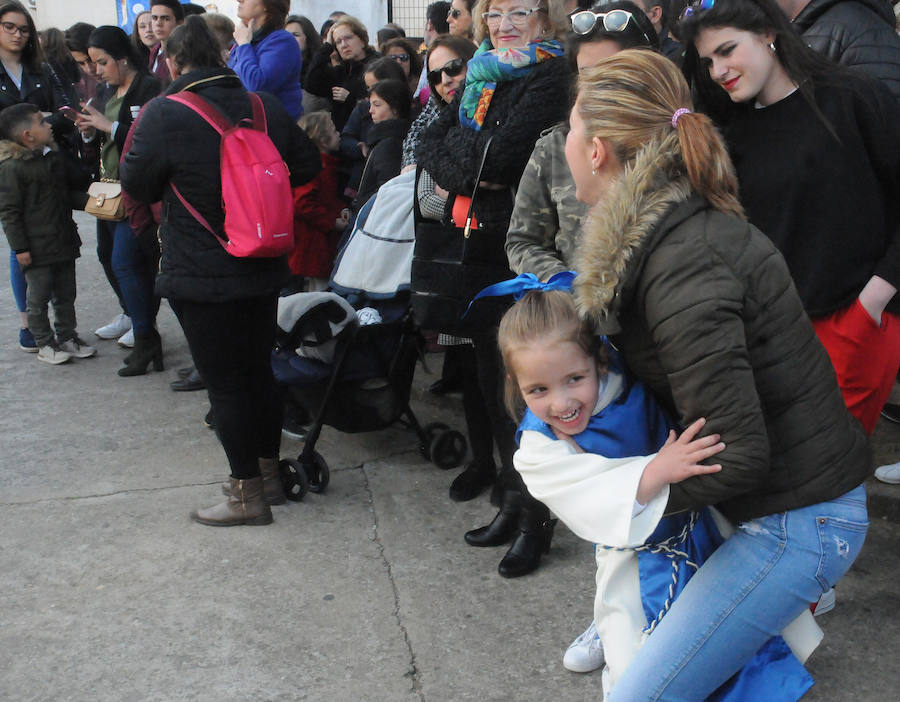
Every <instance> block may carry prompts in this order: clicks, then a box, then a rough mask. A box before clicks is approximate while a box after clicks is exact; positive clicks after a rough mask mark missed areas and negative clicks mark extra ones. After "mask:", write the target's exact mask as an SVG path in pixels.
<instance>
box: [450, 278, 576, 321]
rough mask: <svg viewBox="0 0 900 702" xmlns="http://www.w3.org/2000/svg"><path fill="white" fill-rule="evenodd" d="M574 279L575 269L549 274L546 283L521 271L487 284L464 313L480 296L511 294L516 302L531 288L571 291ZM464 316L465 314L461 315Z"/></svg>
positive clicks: (467, 310)
mask: <svg viewBox="0 0 900 702" xmlns="http://www.w3.org/2000/svg"><path fill="white" fill-rule="evenodd" d="M573 280H575V271H563V272H561V273H556V274H554V275H552V276H550V279H549V280H548V281H547V282H546V283H542V282H541V281H540V279H539V278H538V277H537V276H536V275H535V274H534V273H521V274H519V275H517V276H516V277H515V278H512V279H511V280H503V281H501V282H499V283H494V284H493V285H489V286H487V287H486V288H485V289H484V290H482V291H481V292H480V293H478V294H477V295H476V296H475V297H473V298H472V302H470V303H469V306H468V307H467V308H466V314H468V312H469V309H470V308H471V307H472V305H473V304H474V302H475V300H478V299H480V298H482V297H503V296H504V295H512V296H513V299H514V300H515V301H516V302H518V301H519V300H521V299H522V298H523V297H524V296H525V293H527V292H531V291H532V290H543V291H546V290H565V291H566V292H572V281H573ZM463 317H465V314H464V315H463Z"/></svg>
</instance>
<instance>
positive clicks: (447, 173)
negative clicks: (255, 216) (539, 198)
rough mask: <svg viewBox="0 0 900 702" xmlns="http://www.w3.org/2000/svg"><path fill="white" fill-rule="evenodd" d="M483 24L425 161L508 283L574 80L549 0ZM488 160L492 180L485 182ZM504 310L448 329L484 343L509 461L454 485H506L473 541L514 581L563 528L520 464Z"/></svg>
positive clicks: (495, 6)
mask: <svg viewBox="0 0 900 702" xmlns="http://www.w3.org/2000/svg"><path fill="white" fill-rule="evenodd" d="M474 16H475V38H476V40H477V41H479V42H480V45H479V48H478V50H477V51H476V52H475V55H474V56H473V57H472V59H471V60H470V61H469V62H468V65H467V70H468V72H467V75H466V82H465V86H464V87H463V89H462V90H461V91H458V92H456V94H455V95H454V97H453V102H452V103H451V104H450V106H449V107H448V108H447V109H446V110H444V111H442V112H441V114H440V116H439V117H438V118H437V119H436V120H435V122H434V123H432V125H431V126H430V127H429V128H428V129H426V130H425V133H424V134H423V135H422V140H421V142H420V144H419V148H418V151H417V157H418V163H419V165H420V166H421V167H422V168H423V169H425V170H426V171H427V172H428V173H429V174H430V175H431V176H432V177H433V178H434V181H435V183H436V184H437V185H438V186H439V187H440V188H441V189H442V190H443V191H445V192H447V193H448V194H449V195H450V197H449V202H452V201H453V200H454V198H455V197H456V196H457V195H463V196H472V195H474V197H475V200H476V206H475V215H476V217H477V219H478V221H479V223H480V229H479V231H478V232H476V233H475V234H473V236H479V237H480V241H482V242H485V243H486V244H487V246H486V249H488V251H486V252H485V260H486V261H487V260H489V261H492V263H491V264H490V266H491V269H492V270H496V273H497V280H500V279H502V278H507V277H510V273H509V270H508V263H507V260H506V254H505V251H504V249H503V246H504V241H505V237H506V229H507V227H508V225H509V217H510V214H511V213H512V209H513V195H512V190H513V188H514V187H515V186H516V185H517V184H518V182H519V178H520V177H521V175H522V171H523V170H524V169H525V164H526V163H527V161H528V155H529V154H530V153H531V149H532V148H533V147H534V142H535V141H536V140H537V138H538V136H539V135H540V133H541V132H542V131H543V130H544V129H546V128H548V127H550V126H552V125H553V124H555V123H556V122H558V121H560V120H561V119H563V118H564V117H565V110H566V105H567V104H568V100H569V96H568V84H569V75H568V69H567V67H566V61H565V59H564V58H563V46H562V44H561V43H560V42H559V41H558V40H557V34H558V33H559V31H558V28H557V27H556V26H554V24H553V22H552V20H551V17H550V13H549V11H548V4H547V0H480V1H479V2H478V4H477V5H476V6H475V10H474ZM489 142H490V150H489V151H488V153H487V156H486V157H485V156H484V154H485V148H486V146H487V145H488V143H489ZM482 158H484V159H485V160H484V166H483V169H482V176H481V180H480V182H476V176H477V174H478V172H479V167H480V164H481V161H482ZM476 191H477V192H476ZM463 265H465V264H463ZM477 292H478V290H474V289H473V290H463V289H460V290H458V291H456V294H457V296H458V298H459V299H471V298H472V297H473V296H474V295H475V293H477ZM500 308H501V305H497V304H496V303H488V304H487V305H484V306H482V307H481V309H480V310H477V311H476V310H475V309H474V308H473V312H472V313H470V315H469V316H468V317H467V320H468V322H467V323H465V324H462V325H461V323H460V320H459V319H447V320H444V321H445V328H446V329H449V328H456V329H459V330H463V329H465V330H466V331H467V334H466V335H467V336H471V338H472V340H473V342H474V356H475V368H474V369H473V372H472V373H471V374H470V375H472V376H473V377H475V378H477V380H478V386H479V389H480V392H481V394H482V396H483V400H484V405H485V407H486V408H487V417H488V420H489V436H490V438H491V439H493V442H495V443H496V444H497V446H498V447H499V451H500V461H501V467H500V471H499V476H498V474H497V470H496V467H495V465H494V461H493V459H492V458H488V457H485V459H484V460H483V461H479V462H473V463H471V464H469V465H468V466H467V467H466V469H465V470H464V471H463V472H462V473H461V474H460V475H459V476H457V478H456V479H455V480H454V481H453V484H452V485H451V488H450V495H451V498H453V499H457V500H463V499H472V498H473V497H475V496H477V495H478V494H479V493H480V492H481V491H482V490H484V489H485V488H486V487H488V486H491V485H494V484H495V483H496V485H497V487H496V488H495V493H494V495H495V497H496V498H497V499H498V500H499V501H500V504H501V509H500V512H499V513H498V514H497V516H496V517H495V518H494V520H493V521H492V522H491V523H490V524H489V525H488V526H485V527H481V528H479V529H475V530H474V531H470V532H469V533H467V534H466V541H467V543H469V544H470V545H472V546H500V545H503V544H507V543H509V542H510V541H513V545H512V547H511V548H510V549H509V551H508V553H507V554H506V556H505V557H504V558H503V560H502V561H501V563H500V566H499V571H500V574H501V575H502V576H504V577H518V576H521V575H525V574H527V573H530V572H532V571H533V570H535V568H537V567H538V565H539V563H540V558H541V553H542V552H544V551H546V550H547V549H548V548H549V546H550V538H551V535H552V530H553V522H552V521H551V520H550V519H549V512H548V510H547V509H546V508H545V507H544V506H543V505H541V504H540V503H539V502H537V501H536V500H534V499H532V498H531V497H530V496H529V495H528V494H527V490H525V487H524V485H523V484H522V482H521V480H520V479H519V478H518V477H517V474H516V472H515V470H514V469H513V465H512V455H513V453H514V451H515V425H514V424H513V423H512V421H511V420H510V418H509V417H508V416H507V415H506V413H505V412H504V410H503V406H502V400H501V392H500V391H501V388H500V385H501V383H500V379H501V377H502V374H501V371H500V368H499V358H498V353H497V347H496V340H495V332H496V324H497V323H498V322H499V314H500V312H501V311H502V310H501V309H500ZM466 327H468V329H466ZM469 329H471V334H469V333H468V331H469ZM469 425H470V426H471V422H469ZM484 428H485V429H487V427H486V426H485V427H484Z"/></svg>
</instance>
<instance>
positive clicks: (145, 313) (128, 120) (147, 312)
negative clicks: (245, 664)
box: [77, 26, 163, 377]
mask: <svg viewBox="0 0 900 702" xmlns="http://www.w3.org/2000/svg"><path fill="white" fill-rule="evenodd" d="M88 55H89V56H90V58H91V61H93V62H94V65H95V66H96V67H97V77H98V78H99V79H100V80H101V81H102V82H104V83H106V88H105V89H103V90H101V91H100V92H99V93H98V95H97V97H96V99H95V100H94V103H92V104H90V105H88V104H86V105H85V106H84V112H85V113H86V114H85V115H84V116H82V117H80V118H79V119H78V121H77V125H78V127H79V129H81V131H82V133H83V134H84V135H85V138H88V139H95V138H99V139H101V140H102V142H103V144H102V146H101V148H100V174H101V177H103V178H106V179H109V180H118V179H119V159H120V157H121V154H122V150H123V147H124V146H125V138H126V137H127V136H128V130H129V128H130V127H131V125H132V123H133V122H134V120H135V118H136V117H137V116H138V113H139V112H140V110H141V107H142V106H143V105H144V104H145V103H146V102H148V101H149V100H151V99H153V98H154V97H156V96H157V95H159V90H160V86H159V81H158V80H157V79H156V78H155V77H153V76H151V75H150V73H149V72H148V70H147V64H146V63H145V62H144V61H142V60H141V57H140V55H139V54H138V53H137V51H136V50H135V48H134V45H133V44H132V43H131V41H130V40H129V38H128V35H127V34H125V32H123V31H122V30H121V29H120V28H119V27H111V26H106V27H97V29H95V30H94V31H93V32H91V36H90V38H89V39H88ZM143 234H144V236H141V237H139V236H138V234H137V233H136V232H135V231H134V229H133V228H132V227H131V225H130V224H129V222H128V221H127V220H125V221H122V222H107V221H102V220H98V221H97V255H98V256H99V258H100V263H101V264H102V265H103V267H104V269H105V270H106V271H107V278H112V279H114V280H115V283H116V284H115V285H114V286H113V288H114V289H115V288H116V287H117V288H118V289H117V290H116V292H117V293H118V295H119V298H120V301H121V302H122V303H123V306H124V308H125V313H126V314H127V316H128V317H130V319H131V334H132V335H133V338H134V341H133V343H134V351H133V353H132V354H131V355H130V356H129V357H128V358H127V359H126V364H125V366H124V367H123V368H120V369H119V375H120V376H123V377H128V376H133V375H143V374H144V373H146V372H147V367H148V366H149V365H150V364H151V363H153V366H154V368H155V369H156V370H162V367H163V363H162V340H161V339H160V336H159V333H158V332H157V331H156V311H157V309H158V302H157V300H156V298H155V296H154V294H153V276H154V272H155V270H156V261H155V258H156V252H155V244H154V241H155V237H153V236H152V232H144V233H143ZM110 271H111V273H112V275H111V276H110ZM110 282H112V280H111V281H110ZM98 331H100V330H98ZM126 334H127V332H126ZM101 338H104V337H102V336H101ZM128 342H129V340H128V339H127V338H126V339H123V340H121V343H122V345H123V346H127V345H128Z"/></svg>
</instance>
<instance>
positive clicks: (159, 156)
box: [120, 68, 321, 302]
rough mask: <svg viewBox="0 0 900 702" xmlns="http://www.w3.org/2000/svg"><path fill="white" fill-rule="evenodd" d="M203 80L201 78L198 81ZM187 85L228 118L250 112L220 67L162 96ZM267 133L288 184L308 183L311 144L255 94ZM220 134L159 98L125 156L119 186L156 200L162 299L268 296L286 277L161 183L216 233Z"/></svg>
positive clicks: (183, 80)
mask: <svg viewBox="0 0 900 702" xmlns="http://www.w3.org/2000/svg"><path fill="white" fill-rule="evenodd" d="M204 79H209V80H207V82H203V83H199V81H202V80H204ZM186 89H189V90H191V91H193V92H196V93H197V94H198V95H200V96H202V97H203V98H205V99H207V100H209V101H210V102H211V103H213V104H214V105H216V106H218V107H219V109H221V110H222V112H224V113H225V115H226V116H227V117H228V119H230V120H231V121H232V122H237V121H239V120H241V119H246V118H249V117H250V116H251V107H250V99H249V97H248V96H247V91H246V90H244V88H243V86H242V85H241V81H240V79H239V78H238V77H237V76H236V75H235V74H234V72H233V71H231V70H230V69H227V68H210V69H201V70H196V71H192V72H191V73H189V74H187V75H185V76H182V77H180V78H178V79H177V80H176V81H174V82H173V83H172V84H171V85H170V86H169V89H168V91H167V94H173V93H177V92H180V91H181V90H186ZM259 95H260V97H261V98H262V101H263V105H264V107H265V111H266V119H267V123H268V134H269V137H270V138H271V139H272V142H273V143H274V144H275V146H276V148H277V149H278V151H279V152H280V153H281V155H282V156H283V158H284V160H285V163H286V164H287V166H288V168H289V169H290V172H291V184H292V185H295V186H296V185H301V184H303V183H306V182H308V181H309V180H311V179H312V178H313V177H315V175H316V174H317V173H318V172H319V170H320V169H321V159H320V158H319V151H318V149H317V148H316V146H315V145H314V144H313V143H312V142H311V141H310V140H309V139H308V138H307V137H306V135H305V134H304V133H303V131H302V130H301V129H300V128H299V127H298V126H297V125H296V124H295V123H294V122H293V120H291V118H290V117H289V116H288V114H287V112H286V111H285V109H284V107H283V106H282V105H281V102H280V101H279V100H278V99H277V98H275V97H274V96H272V95H269V94H267V93H260V94H259ZM220 145H221V139H220V138H219V135H218V134H217V133H216V132H215V131H214V130H213V128H212V127H211V126H209V125H208V124H207V123H206V122H205V121H204V120H203V118H202V117H200V116H199V115H197V114H195V113H194V112H193V111H192V110H190V109H189V108H188V107H186V106H184V105H181V104H179V103H176V102H174V101H173V100H168V99H165V98H163V97H161V98H158V99H156V100H154V101H152V102H151V103H150V104H149V105H147V107H146V109H145V110H144V112H143V114H142V115H141V119H140V121H139V123H138V125H137V127H136V128H135V132H134V141H133V143H132V145H131V148H130V150H129V151H128V153H127V154H126V155H125V158H124V160H123V162H122V165H121V170H120V175H121V179H122V186H123V187H124V188H125V190H126V191H127V192H128V193H129V194H130V195H131V196H132V197H134V198H135V199H137V200H140V201H143V202H150V203H152V202H157V201H159V200H162V204H163V211H162V218H163V219H162V224H161V225H160V244H161V249H162V253H161V260H160V272H159V275H158V276H157V280H156V290H157V292H158V294H159V295H161V296H163V297H170V298H175V299H186V300H193V301H195V302H225V301H228V300H237V299H243V298H248V297H256V296H260V295H266V294H271V293H272V292H273V291H276V290H277V289H278V288H279V287H280V286H281V284H282V283H283V281H284V279H285V277H286V276H287V271H288V268H287V263H286V261H285V259H284V258H283V257H281V258H236V257H234V256H231V255H230V254H228V253H227V252H226V251H225V249H224V248H223V247H222V245H221V244H220V243H219V242H218V240H217V239H216V238H215V237H214V236H213V235H212V234H210V233H209V232H208V231H207V230H206V229H204V228H203V226H202V225H201V224H200V223H199V222H197V220H196V219H194V217H193V216H191V214H190V213H189V212H188V211H187V209H186V208H185V207H184V206H183V205H182V204H181V202H180V201H179V200H178V198H177V197H176V196H175V195H174V193H173V192H172V189H171V188H170V187H168V185H169V182H170V181H171V182H173V183H174V184H175V185H176V186H177V187H178V189H179V191H180V192H181V194H182V195H183V196H184V198H185V199H186V200H187V201H188V202H189V203H191V205H192V206H193V207H194V208H196V209H197V210H198V211H199V212H200V214H202V215H203V216H204V217H205V218H206V219H207V221H208V222H209V224H210V226H212V227H213V228H214V229H216V230H217V231H222V227H223V223H224V219H225V213H224V211H223V210H222V181H221V171H220V165H219V150H220Z"/></svg>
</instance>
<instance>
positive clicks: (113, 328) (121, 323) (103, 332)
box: [94, 314, 131, 339]
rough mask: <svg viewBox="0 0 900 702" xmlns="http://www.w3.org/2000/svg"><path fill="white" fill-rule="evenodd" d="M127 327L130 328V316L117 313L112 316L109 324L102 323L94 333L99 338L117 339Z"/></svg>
mask: <svg viewBox="0 0 900 702" xmlns="http://www.w3.org/2000/svg"><path fill="white" fill-rule="evenodd" d="M129 329H131V317H129V316H128V315H126V314H118V315H116V316H115V317H113V318H112V320H111V321H110V322H109V324H104V325H103V326H102V327H100V328H99V329H98V330H97V331H95V332H94V334H96V335H97V336H99V337H100V338H101V339H118V338H119V337H120V336H122V334H124V333H125V332H127V331H128V330H129Z"/></svg>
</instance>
